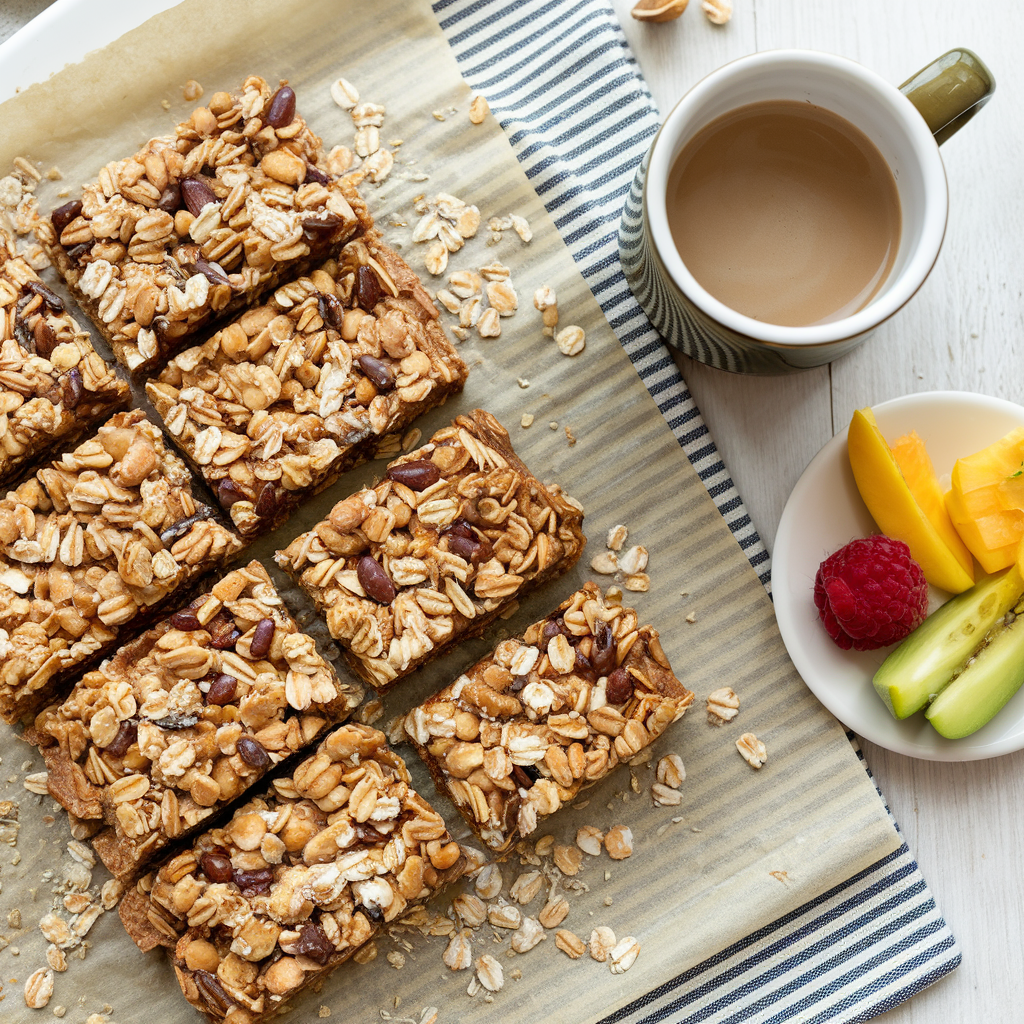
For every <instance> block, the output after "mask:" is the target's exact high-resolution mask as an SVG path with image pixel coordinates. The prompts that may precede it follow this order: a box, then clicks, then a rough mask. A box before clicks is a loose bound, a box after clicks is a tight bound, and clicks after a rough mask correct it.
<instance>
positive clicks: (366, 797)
mask: <svg viewBox="0 0 1024 1024" xmlns="http://www.w3.org/2000/svg"><path fill="white" fill-rule="evenodd" d="M464 864H465V860H464V858H463V857H462V854H461V851H460V849H459V844H458V843H456V842H454V840H453V839H452V837H451V835H449V833H448V831H447V829H446V828H445V824H444V820H443V819H442V817H441V815H439V814H438V813H437V812H436V811H435V810H434V809H433V808H432V807H431V806H430V805H429V804H428V803H427V801H426V800H424V799H423V797H421V796H420V795H419V794H418V793H417V792H416V791H415V790H414V789H412V787H411V786H410V783H409V774H408V771H407V770H406V767H405V764H404V763H403V761H402V759H401V758H400V757H398V755H397V754H395V753H393V752H392V751H391V750H390V749H389V748H388V745H387V742H386V740H385V737H384V734H383V733H381V732H378V731H377V730H376V729H371V728H369V727H368V726H364V725H356V724H348V725H343V726H342V727H341V728H339V729H336V730H335V731H334V732H332V733H331V734H330V735H329V736H328V737H327V738H326V739H325V740H324V741H323V742H322V743H321V744H320V746H319V747H318V748H317V751H316V753H315V754H314V755H313V756H312V757H310V758H308V759H307V760H306V761H304V762H303V763H302V764H301V765H299V767H298V768H297V769H296V770H295V772H294V773H293V774H292V775H291V777H287V778H280V779H277V780H275V782H274V783H273V784H272V785H271V786H270V788H269V790H268V791H267V792H266V793H265V794H263V795H261V796H259V797H256V798H255V799H253V800H250V801H249V802H248V803H247V804H245V805H244V806H243V807H241V808H239V809H238V810H237V811H235V813H234V815H233V816H232V818H231V820H230V822H228V823H227V824H226V825H224V827H222V828H216V829H213V830H211V831H209V832H206V833H205V834H203V835H202V836H200V837H199V838H198V839H197V840H196V841H195V842H194V843H193V844H192V848H191V849H189V850H185V851H184V852H183V853H180V854H178V856H176V857H174V858H173V859H172V860H170V861H168V862H167V863H166V864H164V865H163V866H162V867H161V868H160V869H159V870H157V871H154V872H152V873H150V874H148V875H144V876H143V877H142V878H141V879H140V880H139V882H138V884H137V885H136V887H135V888H134V889H132V890H131V891H129V892H128V893H127V894H126V895H125V897H124V899H123V900H122V901H121V906H120V913H121V919H122V921H123V922H124V924H125V927H126V929H127V930H128V934H129V935H131V937H132V938H133V939H134V940H135V942H136V943H137V944H138V945H139V946H140V947H141V948H142V949H143V950H150V949H153V948H154V947H156V946H157V945H163V946H165V947H167V948H168V950H169V951H170V954H171V958H172V961H173V963H174V968H175V972H176V974H177V976H178V981H179V983H180V984H181V988H182V991H183V992H184V994H185V997H186V998H187V999H188V1001H189V1002H190V1003H191V1004H192V1005H193V1006H195V1007H196V1008H197V1009H199V1010H201V1011H202V1012H203V1013H205V1014H206V1015H207V1017H208V1018H209V1019H210V1020H211V1021H214V1022H216V1024H219V1022H220V1021H224V1022H225V1024H257V1022H261V1021H264V1020H267V1019H268V1018H270V1017H272V1016H273V1015H274V1014H275V1013H276V1012H278V1010H279V1009H280V1007H281V1005H282V1003H283V1002H284V1001H285V1000H286V999H289V998H290V997H292V996H294V995H296V994H297V993H298V992H299V991H301V990H302V989H304V988H306V987H308V986H309V985H312V984H315V983H317V982H318V981H322V980H323V979H324V978H325V977H326V975H327V974H328V973H329V972H330V971H331V970H333V969H334V968H335V967H337V966H338V965H339V964H341V963H343V962H344V961H346V960H348V959H349V958H350V957H351V956H352V955H353V954H354V953H356V952H357V951H358V950H359V949H360V948H361V947H362V946H364V945H365V944H366V943H367V942H369V941H370V940H371V939H372V938H374V936H376V935H378V934H379V933H380V932H381V931H383V930H384V928H385V927H386V925H387V924H388V923H389V922H391V921H394V920H396V919H397V918H399V917H400V916H401V915H402V914H403V913H405V912H406V911H407V910H408V909H410V908H412V907H415V906H417V905H419V904H422V903H424V902H426V901H427V900H428V899H430V898H431V897H432V896H434V895H436V894H437V893H438V892H439V891H440V890H441V889H443V888H444V887H445V886H446V885H447V884H449V883H450V882H452V881H454V880H455V879H456V878H458V877H459V875H460V874H461V873H462V871H463V867H464Z"/></svg>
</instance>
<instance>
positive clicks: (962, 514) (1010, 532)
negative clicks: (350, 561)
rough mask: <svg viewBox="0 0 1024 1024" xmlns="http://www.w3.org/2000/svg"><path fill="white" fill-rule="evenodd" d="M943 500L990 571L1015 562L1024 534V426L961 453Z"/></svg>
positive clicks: (982, 562)
mask: <svg viewBox="0 0 1024 1024" xmlns="http://www.w3.org/2000/svg"><path fill="white" fill-rule="evenodd" d="M951 485H952V486H951V488H950V491H949V493H948V494H947V495H946V499H945V504H946V508H947V510H948V511H949V515H950V518H951V519H952V520H953V524H954V526H955V527H956V529H957V532H958V533H959V534H960V536H961V537H962V538H963V540H964V543H965V544H966V545H967V547H968V548H969V549H970V550H971V552H972V553H973V555H974V557H975V558H977V559H978V561H979V562H980V563H981V565H982V567H983V568H984V569H985V571H986V572H989V573H992V572H998V571H999V570H1000V569H1005V568H1006V567H1007V566H1009V565H1012V564H1013V563H1014V561H1015V560H1016V558H1017V552H1018V549H1019V547H1020V544H1021V541H1022V539H1024V427H1017V429H1015V430H1011V431H1010V433H1008V434H1006V435H1005V436H1004V437H1001V438H1000V439H999V440H998V441H995V442H994V443H992V444H990V445H989V446H988V447H987V448H982V450H981V451H980V452H975V454H974V455H968V456H967V457H966V458H963V459H957V462H956V464H955V465H954V466H953V473H952V476H951Z"/></svg>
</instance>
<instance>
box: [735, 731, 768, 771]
mask: <svg viewBox="0 0 1024 1024" xmlns="http://www.w3.org/2000/svg"><path fill="white" fill-rule="evenodd" d="M736 749H737V750H738V751H739V752H740V756H741V757H742V758H743V760H744V761H746V762H747V764H749V765H750V767H751V768H760V767H761V766H762V765H763V764H764V763H765V761H767V760H768V751H767V750H766V749H765V745H764V743H762V742H761V740H759V739H758V738H757V737H756V736H755V735H754V734H753V733H752V732H745V733H744V734H743V735H742V736H741V737H740V738H739V739H738V740H737V741H736Z"/></svg>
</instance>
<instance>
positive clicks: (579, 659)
mask: <svg viewBox="0 0 1024 1024" xmlns="http://www.w3.org/2000/svg"><path fill="white" fill-rule="evenodd" d="M692 701H693V693H692V692H690V691H689V690H688V689H686V687H684V686H683V685H682V684H681V683H680V682H679V680H678V679H677V678H676V677H675V675H674V674H673V672H672V668H671V666H670V665H669V662H668V658H666V656H665V652H664V650H663V649H662V646H661V642H660V641H659V639H658V631H657V630H656V629H654V628H653V627H652V626H641V625H640V622H639V619H638V617H637V613H636V612H635V611H634V610H633V609H632V608H626V607H624V606H622V605H612V604H606V603H605V602H604V600H603V598H602V596H601V591H600V590H599V589H598V588H597V587H596V586H595V585H594V584H593V583H586V584H585V585H584V586H583V589H582V590H578V591H577V592H576V593H575V594H573V595H572V596H571V597H570V598H568V600H566V601H563V602H562V604H561V605H559V607H558V609H557V610H556V611H555V612H554V613H553V614H551V615H549V616H548V617H547V618H546V619H543V620H542V621H540V622H536V623H534V624H533V625H532V626H530V628H529V629H527V630H526V633H525V634H524V635H523V636H522V637H521V638H518V639H510V640H503V641H502V642H501V643H499V644H498V645H497V647H496V648H495V649H494V652H493V653H492V654H490V655H489V656H488V657H486V658H484V659H483V660H482V661H479V662H477V663H476V664H475V665H474V666H473V667H472V668H471V669H469V670H468V671H467V672H466V673H464V674H463V675H461V676H459V678H458V679H456V680H455V682H454V683H452V684H451V685H450V686H446V687H445V688H444V689H443V690H441V691H440V692H439V693H437V694H435V695H434V696H433V697H431V698H430V699H429V700H427V701H425V702H424V703H423V704H421V705H420V706H419V707H416V708H414V709H413V710H412V711H410V712H409V713H408V714H407V715H406V718H405V731H406V734H407V735H408V736H409V739H410V740H411V741H412V743H413V745H414V746H415V747H416V750H417V752H418V753H419V755H420V756H421V757H422V758H423V760H424V762H425V763H426V765H427V768H428V769H429V770H430V774H431V776H432V777H433V779H434V782H435V783H436V785H437V788H438V789H439V790H440V791H441V792H442V793H444V794H445V795H446V796H448V797H449V798H450V799H451V801H452V802H453V803H454V804H455V806H456V807H457V808H458V809H459V812H460V813H461V814H462V816H463V817H464V818H465V819H466V821H467V822H468V824H469V826H470V828H472V829H473V831H474V832H475V833H476V834H477V835H478V836H479V837H480V839H481V841H482V842H483V843H485V844H486V845H487V846H488V847H489V848H490V849H491V850H495V851H498V852H504V851H506V850H509V849H510V848H511V847H512V846H513V845H514V844H515V843H516V841H517V840H518V839H520V838H521V837H525V836H529V835H532V834H533V833H534V832H535V831H536V829H537V826H538V823H539V822H540V821H541V820H542V819H544V818H546V817H547V816H548V815H550V814H554V813H555V812H556V811H557V810H558V809H559V808H560V807H562V806H563V805H564V804H567V803H571V802H572V801H573V800H574V799H575V798H576V796H577V795H578V794H579V792H580V790H582V789H584V788H585V787H587V786H590V785H592V784H593V783H595V782H598V781H599V780H601V779H603V778H604V777H605V776H606V775H608V773H609V772H611V771H613V770H614V769H615V768H616V767H617V766H618V765H619V764H621V763H622V762H623V761H628V760H630V758H633V757H635V756H636V755H637V754H638V753H639V752H640V751H641V750H643V749H644V748H645V747H646V746H647V745H648V744H650V743H652V742H653V741H654V740H655V739H657V738H658V736H660V735H661V734H662V733H663V732H664V731H665V729H666V728H667V727H668V726H669V725H670V724H671V723H672V722H675V721H677V720H678V719H679V718H681V717H682V716H683V714H684V712H685V711H686V709H687V708H688V707H689V706H690V704H691V702H692Z"/></svg>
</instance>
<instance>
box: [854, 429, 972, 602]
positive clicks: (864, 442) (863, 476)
mask: <svg viewBox="0 0 1024 1024" xmlns="http://www.w3.org/2000/svg"><path fill="white" fill-rule="evenodd" d="M847 446H848V451H849V456H850V467H851V468H852V470H853V477H854V479H855V480H856V481H857V489H858V490H859V491H860V496H861V497H862V498H863V499H864V504H865V505H867V507H868V511H869V512H870V513H871V515H872V517H873V518H874V520H875V522H876V523H878V526H879V528H880V529H881V531H882V532H883V533H884V534H886V535H887V536H889V537H893V538H895V539H896V540H901V541H903V542H904V543H905V544H906V545H907V547H909V548H910V554H911V556H912V557H913V558H914V560H915V561H916V562H917V563H918V564H919V565H920V566H921V569H922V570H923V572H924V575H925V579H926V580H928V582H929V583H931V584H933V585H934V586H936V587H940V588H941V589H942V590H947V591H949V592H950V593H951V594H961V593H963V591H965V590H968V589H970V587H972V586H973V585H974V571H973V568H974V567H973V563H972V562H971V561H970V559H969V558H966V559H965V560H964V561H963V562H962V561H961V560H960V558H959V557H958V556H957V554H956V553H955V552H954V551H953V550H952V549H951V547H950V546H949V545H948V544H947V543H946V542H945V540H944V539H943V536H942V534H941V533H940V531H939V530H938V529H936V527H935V525H934V524H933V523H932V521H931V519H929V517H928V515H927V514H926V512H925V511H924V509H923V508H922V507H921V505H920V504H919V503H918V501H917V499H916V498H915V497H914V494H913V492H912V491H911V489H910V487H908V486H907V481H906V480H905V479H904V478H903V474H902V473H901V472H900V467H899V465H898V464H897V462H896V458H895V456H894V455H893V452H892V449H891V448H890V447H889V445H888V444H887V443H886V441H885V438H884V437H883V436H882V432H881V431H880V430H879V429H878V423H877V422H876V421H875V417H874V414H873V413H872V411H871V410H870V409H858V410H857V411H856V412H855V413H854V414H853V419H852V420H851V421H850V429H849V434H848V440H847ZM937 487H938V484H937V483H936V488H937ZM965 543H966V541H965ZM967 547H968V548H969V547H970V544H967Z"/></svg>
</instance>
